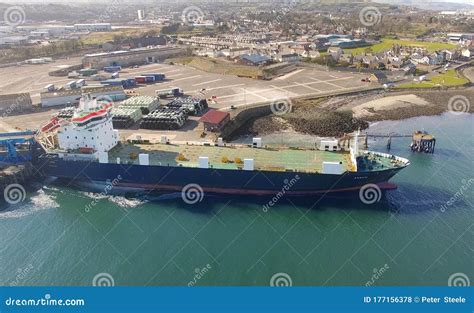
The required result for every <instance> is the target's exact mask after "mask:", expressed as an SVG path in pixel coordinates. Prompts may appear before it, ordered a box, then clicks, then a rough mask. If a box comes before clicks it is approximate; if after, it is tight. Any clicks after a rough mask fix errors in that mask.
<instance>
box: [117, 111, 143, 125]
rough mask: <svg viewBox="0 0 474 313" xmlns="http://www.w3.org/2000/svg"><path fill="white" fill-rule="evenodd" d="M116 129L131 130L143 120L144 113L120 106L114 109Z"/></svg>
mask: <svg viewBox="0 0 474 313" xmlns="http://www.w3.org/2000/svg"><path fill="white" fill-rule="evenodd" d="M112 116H113V117H112V123H113V125H114V128H129V127H131V126H133V125H134V124H135V123H136V122H138V121H139V120H140V119H141V118H142V111H141V109H140V108H138V107H136V108H134V107H126V106H118V107H114V108H113V109H112Z"/></svg>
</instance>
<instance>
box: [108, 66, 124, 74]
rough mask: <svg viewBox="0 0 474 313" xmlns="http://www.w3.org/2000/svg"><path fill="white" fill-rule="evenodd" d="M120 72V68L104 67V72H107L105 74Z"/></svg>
mask: <svg viewBox="0 0 474 313" xmlns="http://www.w3.org/2000/svg"><path fill="white" fill-rule="evenodd" d="M121 70H122V67H121V66H106V67H104V72H107V73H115V72H120V71H121Z"/></svg>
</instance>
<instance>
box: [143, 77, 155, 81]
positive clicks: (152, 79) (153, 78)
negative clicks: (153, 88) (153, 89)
mask: <svg viewBox="0 0 474 313" xmlns="http://www.w3.org/2000/svg"><path fill="white" fill-rule="evenodd" d="M145 79H146V82H147V83H153V82H155V76H145Z"/></svg>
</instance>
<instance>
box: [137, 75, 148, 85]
mask: <svg viewBox="0 0 474 313" xmlns="http://www.w3.org/2000/svg"><path fill="white" fill-rule="evenodd" d="M135 81H136V82H137V84H146V77H145V76H137V77H135Z"/></svg>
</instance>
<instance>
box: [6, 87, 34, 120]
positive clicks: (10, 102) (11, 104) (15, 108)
mask: <svg viewBox="0 0 474 313" xmlns="http://www.w3.org/2000/svg"><path fill="white" fill-rule="evenodd" d="M32 104H33V103H32V101H31V97H30V94H29V93H28V92H25V93H16V94H8V95H0V116H3V117H5V116H8V115H10V114H15V113H19V112H23V111H25V110H30V109H31V108H32Z"/></svg>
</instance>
